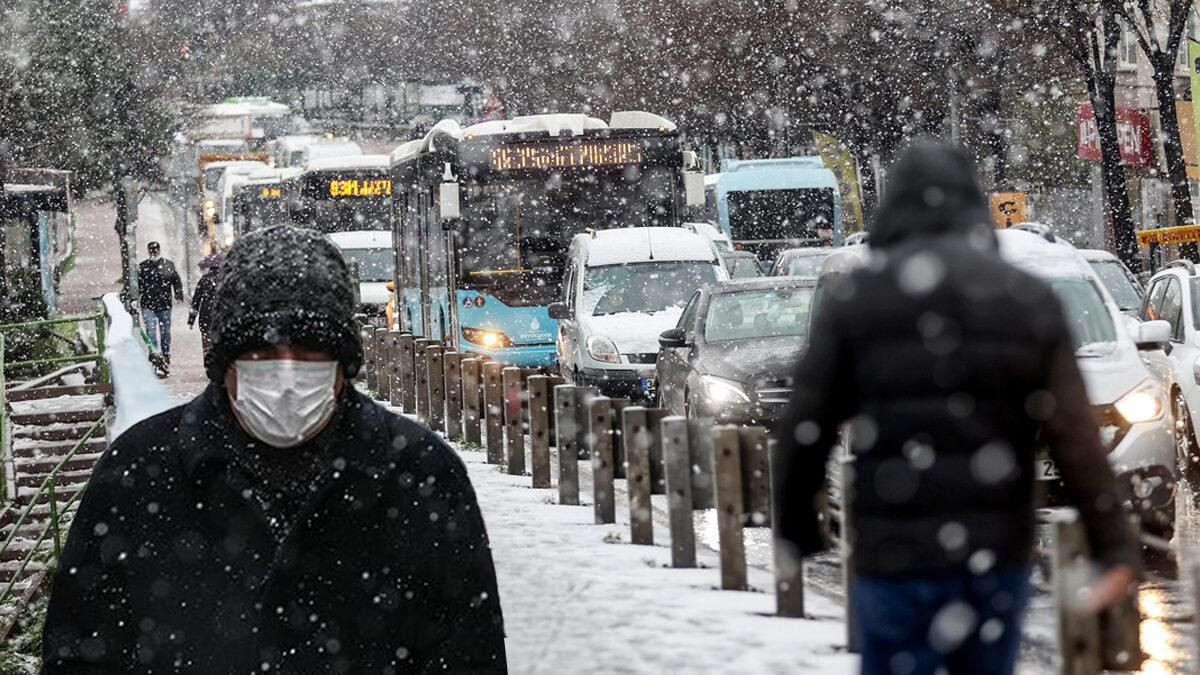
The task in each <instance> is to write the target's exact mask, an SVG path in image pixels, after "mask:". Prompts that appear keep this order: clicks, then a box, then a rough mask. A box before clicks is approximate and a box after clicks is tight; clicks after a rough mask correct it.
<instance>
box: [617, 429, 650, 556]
mask: <svg viewBox="0 0 1200 675" xmlns="http://www.w3.org/2000/svg"><path fill="white" fill-rule="evenodd" d="M646 413H647V410H646V408H643V407H641V406H630V407H628V408H625V409H624V410H623V411H622V412H621V428H622V432H623V436H624V439H625V458H626V465H625V474H626V486H627V489H628V491H629V530H630V532H629V534H630V541H631V542H633V543H634V544H640V545H643V546H652V545H653V544H654V513H653V510H652V507H651V504H650V445H651V444H652V443H653V437H654V436H655V435H657V434H656V433H652V432H651V431H650V429H649V428H648V427H647V424H646V420H647V414H646ZM654 432H657V429H655V430H654Z"/></svg>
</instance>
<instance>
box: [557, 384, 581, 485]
mask: <svg viewBox="0 0 1200 675" xmlns="http://www.w3.org/2000/svg"><path fill="white" fill-rule="evenodd" d="M577 390H578V387H575V386H573V385H569V384H560V385H558V386H557V387H555V388H554V418H555V426H556V431H557V434H558V442H557V444H556V445H557V446H558V503H559V504H569V505H572V506H576V505H578V504H579V437H580V433H579V427H578V424H579V421H578V419H577V416H576V412H575V411H576V408H577V407H578V406H579V395H578V393H577Z"/></svg>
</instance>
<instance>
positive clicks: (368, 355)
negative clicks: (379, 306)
mask: <svg viewBox="0 0 1200 675" xmlns="http://www.w3.org/2000/svg"><path fill="white" fill-rule="evenodd" d="M360 332H361V335H362V346H363V365H362V376H363V378H362V383H363V385H364V386H365V387H366V390H367V395H368V396H370V395H373V394H374V393H375V377H376V375H377V373H376V372H375V339H374V338H375V329H374V328H371V327H370V326H363V328H362V329H361V331H360Z"/></svg>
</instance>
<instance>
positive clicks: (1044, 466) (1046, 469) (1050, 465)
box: [1034, 458, 1062, 480]
mask: <svg viewBox="0 0 1200 675" xmlns="http://www.w3.org/2000/svg"><path fill="white" fill-rule="evenodd" d="M1034 469H1035V470H1036V471H1037V473H1036V474H1034V475H1035V476H1036V477H1037V479H1038V480H1058V479H1060V478H1062V474H1060V473H1059V472H1058V466H1057V465H1055V463H1054V460H1052V459H1041V458H1039V459H1037V460H1035V462H1034Z"/></svg>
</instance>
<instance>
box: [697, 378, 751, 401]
mask: <svg viewBox="0 0 1200 675" xmlns="http://www.w3.org/2000/svg"><path fill="white" fill-rule="evenodd" d="M700 382H701V384H702V385H703V387H704V398H705V399H707V400H708V401H709V402H710V403H749V402H750V397H749V396H747V395H746V390H745V389H742V385H740V384H738V383H737V382H734V381H733V380H726V379H725V378H723V377H716V376H714V375H705V376H704V377H702V378H700Z"/></svg>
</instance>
